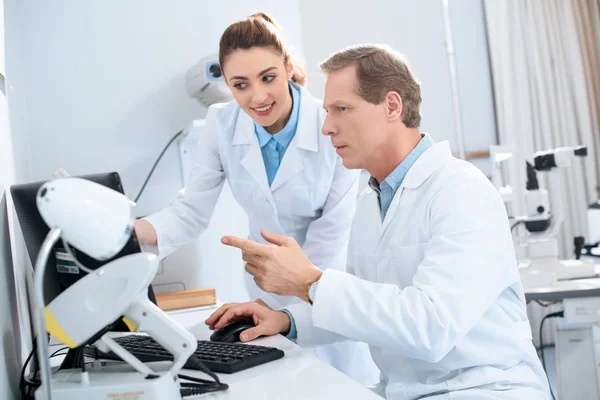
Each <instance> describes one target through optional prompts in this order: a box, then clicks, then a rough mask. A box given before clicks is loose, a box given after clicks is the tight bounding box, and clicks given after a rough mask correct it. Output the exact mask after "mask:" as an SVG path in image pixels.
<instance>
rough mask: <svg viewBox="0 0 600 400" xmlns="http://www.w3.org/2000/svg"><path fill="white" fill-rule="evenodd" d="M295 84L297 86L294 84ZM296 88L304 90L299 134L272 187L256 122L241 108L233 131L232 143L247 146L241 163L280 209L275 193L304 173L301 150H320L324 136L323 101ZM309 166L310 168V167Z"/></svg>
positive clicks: (294, 139) (301, 96)
mask: <svg viewBox="0 0 600 400" xmlns="http://www.w3.org/2000/svg"><path fill="white" fill-rule="evenodd" d="M292 84H293V85H296V84H295V83H292ZM296 87H297V88H298V89H300V90H301V92H300V93H301V95H300V115H299V116H298V126H297V128H296V134H295V135H294V138H293V139H292V141H291V142H290V145H289V146H288V149H287V150H286V152H285V155H284V156H283V159H282V160H281V165H280V166H279V169H278V170H277V174H276V175H275V180H273V183H272V184H271V187H269V183H268V180H267V173H266V170H265V166H264V162H263V158H262V153H261V151H260V145H259V144H258V138H257V137H256V133H255V131H254V122H253V120H252V118H250V116H248V114H246V113H245V112H243V111H242V110H240V111H239V113H238V117H237V121H236V124H235V128H234V133H233V140H232V145H233V146H239V145H247V147H246V149H245V154H244V155H243V157H242V160H241V164H242V166H243V167H244V168H245V169H246V171H247V172H248V174H250V175H251V176H252V178H253V179H254V180H255V181H256V183H257V185H258V186H259V187H260V188H261V190H262V191H263V193H264V194H265V196H266V197H267V199H268V200H269V202H270V203H271V205H272V206H273V208H274V209H275V210H277V207H276V205H275V201H274V199H273V195H272V193H273V192H274V191H275V190H277V189H278V188H279V187H281V186H282V185H283V184H284V183H286V182H287V181H289V180H290V179H292V178H293V177H294V176H296V175H298V174H299V173H301V172H302V170H303V169H304V163H303V159H304V157H302V151H303V150H308V151H312V152H318V151H319V135H321V118H320V114H319V112H320V109H321V103H320V102H319V101H317V100H315V99H314V98H313V97H312V96H311V95H310V93H309V92H308V91H307V90H306V89H304V88H303V87H300V86H297V85H296ZM308 167H309V168H310V166H308Z"/></svg>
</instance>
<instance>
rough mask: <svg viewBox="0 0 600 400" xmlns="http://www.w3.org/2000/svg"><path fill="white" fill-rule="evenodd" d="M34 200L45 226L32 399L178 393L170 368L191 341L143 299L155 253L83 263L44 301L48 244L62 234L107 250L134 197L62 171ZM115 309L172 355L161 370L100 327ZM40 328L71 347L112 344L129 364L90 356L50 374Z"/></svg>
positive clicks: (68, 242)
mask: <svg viewBox="0 0 600 400" xmlns="http://www.w3.org/2000/svg"><path fill="white" fill-rule="evenodd" d="M37 204H38V209H39V212H40V214H41V216H42V218H43V219H44V221H45V222H46V223H47V224H48V226H49V227H50V232H49V233H48V235H47V237H46V240H45V241H44V243H43V245H42V248H41V249H40V252H39V254H38V257H37V261H36V266H35V277H34V282H33V288H34V298H33V299H32V304H34V305H35V306H34V310H33V316H34V318H33V319H34V327H35V333H36V338H37V354H38V360H40V366H39V368H40V372H41V386H40V387H39V388H38V390H37V391H36V399H39V400H41V399H44V400H46V399H52V398H55V399H65V400H66V399H73V400H75V399H78V400H79V399H89V400H92V399H106V398H111V396H114V395H115V394H118V393H136V392H143V393H144V399H156V400H158V399H167V398H168V399H175V398H181V389H182V385H181V384H180V381H179V379H178V375H177V373H178V372H179V371H180V370H181V368H182V367H183V366H184V364H185V363H186V361H187V360H188V358H189V357H190V356H192V354H193V353H194V351H195V350H196V345H197V342H196V340H195V339H194V337H193V336H192V334H191V333H189V332H188V331H186V330H185V329H183V328H181V327H180V326H179V325H178V324H177V323H175V322H174V321H172V320H171V319H170V318H169V317H168V316H167V315H166V314H165V313H164V312H163V311H161V310H160V309H159V308H158V307H157V306H156V305H155V304H153V303H152V302H151V301H150V300H149V299H148V292H147V288H148V286H149V285H150V283H151V281H152V279H153V277H154V275H155V274H156V271H157V267H158V260H157V258H156V256H154V255H153V254H148V253H137V254H132V255H129V256H125V257H122V258H119V259H117V260H115V261H112V262H110V263H108V264H106V265H104V266H102V267H101V268H98V269H96V270H87V271H86V272H88V274H87V275H86V276H85V277H84V278H82V279H80V280H79V281H77V282H76V283H75V284H73V285H72V286H70V287H69V288H68V289H67V290H65V291H64V292H63V293H61V294H60V295H59V296H58V297H56V298H55V299H54V300H53V301H52V302H51V303H50V304H48V305H47V306H45V305H44V293H43V287H44V281H43V279H44V274H45V270H46V264H47V260H48V257H49V255H50V252H51V250H52V248H53V246H54V244H55V243H56V242H57V241H58V240H62V241H63V244H64V246H65V248H66V249H68V251H69V252H70V251H71V248H70V246H73V247H75V248H77V249H79V250H81V251H84V252H85V253H86V254H88V255H90V256H92V257H94V258H96V259H98V260H106V259H109V258H111V257H112V256H114V255H115V254H116V253H118V252H119V251H120V250H121V248H122V247H123V246H124V245H125V243H127V241H128V240H129V236H130V235H131V234H132V229H133V221H134V219H133V215H132V210H131V209H132V206H133V203H132V202H131V201H129V200H128V199H127V198H126V197H125V196H124V195H122V194H120V193H118V192H116V191H113V190H111V189H108V188H106V187H103V186H101V185H99V184H96V183H94V182H90V181H88V180H84V179H79V178H64V179H57V180H52V181H49V182H47V183H46V184H44V185H42V187H41V188H40V189H39V191H38V195H37ZM82 227H85V232H82ZM73 259H74V260H77V259H76V258H75V257H73ZM76 263H77V265H78V267H79V268H81V269H84V270H86V267H85V266H84V265H82V264H81V263H79V262H77V261H76ZM74 304H78V305H79V306H77V307H74V306H73V305H74ZM120 316H122V317H123V319H124V321H125V323H126V324H127V326H128V327H129V328H130V329H131V330H132V331H137V330H140V331H144V332H146V333H148V334H149V335H150V336H151V337H152V338H153V339H155V340H156V341H157V342H158V343H160V344H161V345H162V346H163V347H164V348H166V349H167V350H168V351H169V352H170V353H171V354H172V355H173V358H174V360H173V363H172V364H171V366H170V368H169V369H168V370H165V371H153V370H152V369H151V368H150V367H149V366H148V365H146V364H144V363H142V362H140V361H139V360H138V359H137V358H135V357H134V356H132V355H131V354H129V352H128V351H127V350H126V349H124V348H123V347H121V346H120V345H119V344H118V343H117V342H115V341H114V340H113V339H111V338H110V337H109V336H108V335H107V332H106V328H105V327H107V326H109V325H110V323H111V322H113V321H114V320H116V319H118V318H119V317H120ZM46 331H47V332H49V333H50V334H52V335H53V336H55V337H56V338H57V339H59V340H60V341H62V342H63V343H64V344H66V345H67V346H68V347H70V348H75V347H79V346H82V345H86V344H90V345H93V346H95V347H97V348H99V349H100V350H102V351H105V352H108V351H112V352H113V353H115V354H117V355H119V357H120V358H121V359H122V360H123V361H125V362H126V363H127V364H128V366H129V367H130V368H123V366H121V367H120V368H116V369H111V368H110V367H105V366H102V365H101V364H94V366H93V367H91V368H88V369H87V370H85V369H83V370H82V371H77V370H73V369H67V370H59V371H57V372H55V373H54V374H51V370H50V366H49V361H48V356H49V355H48V345H47V341H46V340H45V338H46ZM188 387H189V386H188Z"/></svg>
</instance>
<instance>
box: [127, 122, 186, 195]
mask: <svg viewBox="0 0 600 400" xmlns="http://www.w3.org/2000/svg"><path fill="white" fill-rule="evenodd" d="M182 133H183V129H182V130H180V131H179V132H177V133H176V134H175V136H173V137H172V138H171V140H169V143H167V145H166V146H165V148H164V149H163V151H162V152H161V153H160V155H159V156H158V158H157V159H156V161H155V162H154V165H153V166H152V168H151V169H150V172H149V173H148V176H147V177H146V180H145V181H144V184H143V185H142V188H141V189H140V191H139V192H138V194H137V196H135V200H134V202H135V203H137V201H138V200H139V199H140V196H141V195H142V193H143V192H144V189H145V188H146V184H148V181H149V180H150V177H151V176H152V174H153V173H154V170H155V169H156V166H157V165H158V162H159V161H160V159H161V158H162V157H163V155H164V154H165V152H166V151H167V149H168V148H169V146H171V143H173V142H174V141H175V139H177V138H178V137H179V135H181V134H182Z"/></svg>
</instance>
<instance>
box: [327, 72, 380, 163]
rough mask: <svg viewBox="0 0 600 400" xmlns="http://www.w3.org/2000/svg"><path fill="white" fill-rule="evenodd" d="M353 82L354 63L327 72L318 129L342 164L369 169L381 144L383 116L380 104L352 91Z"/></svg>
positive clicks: (354, 90)
mask: <svg viewBox="0 0 600 400" xmlns="http://www.w3.org/2000/svg"><path fill="white" fill-rule="evenodd" d="M357 85H358V82H357V78H356V67H355V66H349V67H345V68H342V69H340V70H337V71H333V72H330V73H329V75H328V76H327V83H326V84H325V99H324V100H323V107H324V108H325V110H327V118H326V119H325V123H324V124H323V129H322V132H323V134H324V135H327V136H330V137H331V143H332V144H333V146H334V147H335V148H336V152H337V154H338V155H339V156H340V157H342V160H343V162H344V166H345V167H346V168H352V169H356V168H362V169H369V168H368V166H369V165H371V163H372V162H373V161H374V160H376V159H377V156H378V154H379V152H380V149H382V148H384V146H385V136H386V135H385V124H386V122H387V117H386V112H385V108H384V106H383V104H372V103H369V102H367V101H366V100H364V99H363V98H362V97H360V96H359V95H358V94H357V93H356V88H357Z"/></svg>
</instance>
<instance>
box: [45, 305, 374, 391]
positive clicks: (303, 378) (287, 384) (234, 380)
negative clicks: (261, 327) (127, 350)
mask: <svg viewBox="0 0 600 400" xmlns="http://www.w3.org/2000/svg"><path fill="white" fill-rule="evenodd" d="M215 310H216V307H203V308H199V309H194V310H188V311H176V312H170V313H169V315H170V316H171V318H173V319H174V320H175V321H176V322H177V323H179V324H180V325H181V326H183V327H184V328H186V329H188V330H189V331H190V332H191V333H192V334H193V335H194V336H195V337H196V339H198V340H208V338H209V337H210V335H211V333H212V331H210V330H209V329H208V327H207V326H206V324H205V323H204V321H205V320H206V318H208V316H209V315H210V314H211V313H212V312H213V311H215ZM250 344H257V345H263V346H270V347H277V348H279V349H281V350H283V351H284V352H285V356H284V357H283V358H281V359H279V360H276V361H272V362H269V363H266V364H263V365H260V366H257V367H252V368H249V369H246V370H243V371H240V372H236V373H234V374H218V376H219V379H221V381H222V382H224V383H227V384H228V385H229V389H227V390H225V391H222V392H216V393H208V394H204V395H201V396H195V397H193V398H194V399H196V398H198V399H231V400H233V399H244V400H246V399H264V400H271V399H272V400H275V399H281V400H283V399H285V400H295V399H297V400H300V399H302V400H304V399H306V400H308V399H344V400H348V399H367V400H369V399H372V400H381V397H379V396H378V395H376V394H375V393H373V392H372V391H370V390H369V389H367V388H366V387H364V386H362V385H360V384H359V383H357V382H355V381H353V380H352V379H350V378H348V377H347V376H346V375H344V374H342V373H341V372H339V371H338V370H336V369H335V368H333V367H331V366H329V365H327V364H325V363H324V362H322V361H321V360H319V359H318V358H317V357H315V356H314V354H313V353H312V352H310V351H306V350H304V349H302V348H300V347H299V346H297V345H296V344H295V343H293V342H291V341H290V340H288V339H286V338H285V337H283V336H281V335H276V336H271V337H262V338H259V339H257V340H254V341H252V342H250ZM52 347H53V348H54V349H56V348H58V347H60V345H57V346H52ZM52 350H53V349H52V348H51V350H50V351H52ZM57 362H60V359H56V358H55V359H53V363H52V364H54V365H56V363H57ZM160 365H161V363H148V366H150V368H153V369H155V370H161V369H162V368H160ZM163 365H165V366H166V365H168V364H167V363H164V362H163ZM182 373H183V374H185V375H191V376H195V377H200V378H204V379H207V377H206V375H205V374H203V373H201V372H198V371H195V370H187V369H186V370H182Z"/></svg>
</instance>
